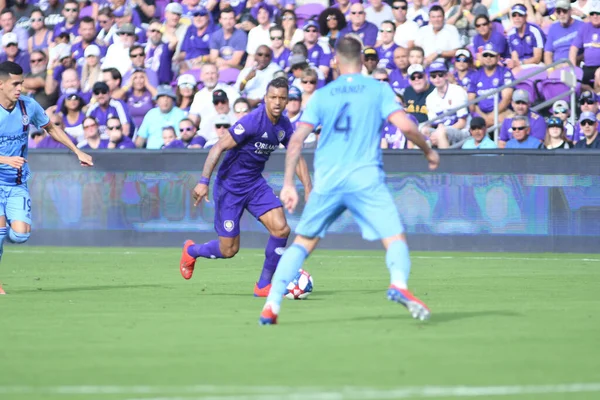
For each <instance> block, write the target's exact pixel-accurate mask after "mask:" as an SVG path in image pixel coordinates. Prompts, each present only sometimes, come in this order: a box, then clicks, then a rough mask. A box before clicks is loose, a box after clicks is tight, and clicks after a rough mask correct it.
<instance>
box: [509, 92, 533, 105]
mask: <svg viewBox="0 0 600 400" xmlns="http://www.w3.org/2000/svg"><path fill="white" fill-rule="evenodd" d="M512 101H514V102H515V103H517V102H519V101H523V102H525V103H527V104H529V93H527V92H526V91H525V90H523V89H517V90H515V91H514V93H513V95H512Z"/></svg>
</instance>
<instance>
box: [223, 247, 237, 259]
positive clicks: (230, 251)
mask: <svg viewBox="0 0 600 400" xmlns="http://www.w3.org/2000/svg"><path fill="white" fill-rule="evenodd" d="M238 251H240V247H239V246H236V245H232V246H225V247H223V246H221V254H222V255H223V258H231V257H233V256H235V255H236V254H237V253H238Z"/></svg>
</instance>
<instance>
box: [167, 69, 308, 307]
mask: <svg viewBox="0 0 600 400" xmlns="http://www.w3.org/2000/svg"><path fill="white" fill-rule="evenodd" d="M264 100H265V104H264V105H261V106H259V107H258V108H257V109H256V110H254V111H252V112H250V113H249V114H247V115H245V116H243V117H242V118H241V119H240V120H239V121H238V122H237V123H236V124H235V125H234V126H233V127H231V128H230V129H229V131H228V134H225V135H224V136H223V137H222V138H220V139H219V141H218V142H217V143H216V144H215V145H214V146H213V147H212V148H211V150H210V152H209V153H208V157H207V159H206V162H205V163H204V170H203V171H202V178H201V179H200V182H199V183H198V184H197V185H196V187H195V188H194V194H193V196H194V200H195V203H194V205H198V204H199V203H200V202H201V201H202V200H203V199H205V200H206V201H208V185H209V183H210V177H211V175H212V173H213V170H214V169H215V166H216V165H217V163H218V161H219V158H220V157H221V153H223V152H224V151H227V150H228V152H227V155H226V156H225V159H224V160H223V163H222V164H221V166H220V167H219V171H218V172H217V179H216V180H215V185H214V195H213V199H214V201H215V221H214V225H215V231H216V232H217V235H218V236H219V239H218V240H212V241H210V242H207V243H204V244H194V242H193V241H191V240H187V241H186V242H185V243H184V245H183V251H182V255H181V261H180V264H179V269H180V272H181V275H182V276H183V277H184V278H185V279H190V278H191V277H192V274H193V273H194V266H195V263H196V258H198V257H202V258H231V257H233V256H235V255H236V254H237V252H238V250H239V248H240V224H239V222H240V219H241V217H242V213H243V212H244V209H246V210H248V211H249V212H250V213H251V214H252V215H253V216H254V217H255V218H257V219H258V220H259V221H260V222H262V223H263V225H264V226H265V227H266V228H267V230H268V231H269V234H270V235H271V236H270V237H269V241H268V242H267V247H266V249H265V262H264V265H263V270H262V273H261V275H260V278H259V280H258V282H257V283H256V285H255V287H254V295H255V296H257V297H266V296H267V295H268V294H269V290H270V289H271V278H272V277H273V273H274V272H275V269H276V268H277V263H278V262H279V259H280V258H281V255H282V254H283V250H284V249H285V246H286V244H287V239H288V236H289V234H290V227H289V226H288V224H287V221H286V219H285V214H284V213H283V207H282V205H281V201H280V200H279V199H278V198H277V196H275V194H274V193H273V189H271V187H269V185H267V182H266V180H265V179H264V178H263V176H262V171H263V170H264V168H265V163H266V162H267V160H268V159H269V156H270V155H271V153H272V152H273V151H274V150H276V149H277V148H279V145H280V144H283V145H284V146H285V147H287V145H288V143H289V141H290V137H291V135H292V133H293V128H292V124H291V123H290V120H289V119H288V118H287V117H285V116H283V115H282V113H283V111H284V110H285V106H286V104H287V101H288V83H287V80H286V79H285V78H277V79H274V80H273V81H271V82H270V83H269V85H268V87H267V93H266V95H265V98H264ZM296 173H297V175H298V177H299V178H300V181H301V182H302V184H303V185H304V189H305V193H306V194H305V196H306V197H308V194H309V193H310V191H311V189H312V183H311V180H310V175H309V173H308V168H307V166H306V162H305V161H304V159H301V161H300V163H299V164H298V168H297V169H296Z"/></svg>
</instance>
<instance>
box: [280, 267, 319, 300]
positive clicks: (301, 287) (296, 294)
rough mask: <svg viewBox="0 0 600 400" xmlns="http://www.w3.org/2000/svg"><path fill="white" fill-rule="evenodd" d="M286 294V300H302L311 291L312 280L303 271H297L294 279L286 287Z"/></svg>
mask: <svg viewBox="0 0 600 400" xmlns="http://www.w3.org/2000/svg"><path fill="white" fill-rule="evenodd" d="M287 289H288V293H287V294H286V295H285V297H286V298H288V299H291V300H304V299H305V298H307V297H308V296H309V295H310V294H311V293H312V291H313V278H312V276H310V274H309V273H308V272H306V271H305V270H303V269H300V270H299V271H298V274H296V277H295V278H294V280H293V281H291V282H290V284H289V285H288V287H287Z"/></svg>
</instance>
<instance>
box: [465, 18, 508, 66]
mask: <svg viewBox="0 0 600 400" xmlns="http://www.w3.org/2000/svg"><path fill="white" fill-rule="evenodd" d="M475 29H476V30H477V34H476V35H475V36H474V37H473V49H474V50H475V53H476V54H477V56H476V60H475V61H477V65H482V63H483V60H482V59H481V54H482V53H483V49H484V48H485V46H486V45H487V44H488V43H491V44H492V46H493V47H494V49H496V51H497V52H498V54H499V55H500V58H509V57H510V52H509V51H508V42H507V41H506V37H504V35H502V34H501V33H499V32H497V31H496V30H495V29H493V28H492V23H491V22H490V18H489V17H488V16H487V15H478V16H477V17H476V18H475Z"/></svg>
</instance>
